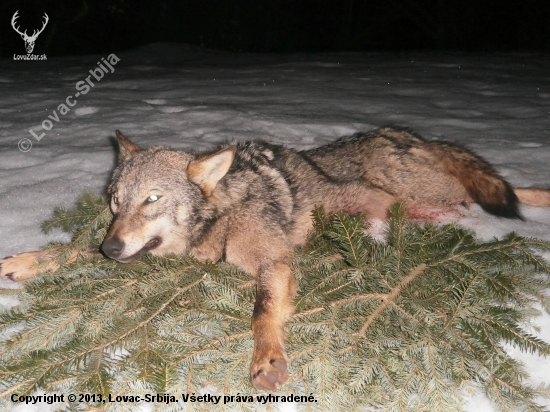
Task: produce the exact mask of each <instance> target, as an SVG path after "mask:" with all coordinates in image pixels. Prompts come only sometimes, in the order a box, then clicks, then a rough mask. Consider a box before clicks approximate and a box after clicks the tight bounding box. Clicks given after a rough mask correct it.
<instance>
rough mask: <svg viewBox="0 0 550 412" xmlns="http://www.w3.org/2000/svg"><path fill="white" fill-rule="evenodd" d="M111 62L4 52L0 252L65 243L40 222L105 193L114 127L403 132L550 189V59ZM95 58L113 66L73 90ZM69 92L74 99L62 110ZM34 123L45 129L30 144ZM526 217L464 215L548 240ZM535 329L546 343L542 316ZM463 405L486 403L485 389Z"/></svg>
mask: <svg viewBox="0 0 550 412" xmlns="http://www.w3.org/2000/svg"><path fill="white" fill-rule="evenodd" d="M116 56H117V57H118V58H119V59H120V61H118V62H117V64H116V65H115V66H113V69H114V72H113V71H112V70H111V69H110V68H108V66H107V65H106V64H105V63H103V61H102V60H101V58H105V59H106V60H107V61H109V58H108V54H105V55H98V56H81V57H67V58H57V59H54V58H50V59H48V60H47V61H44V62H41V61H13V60H8V59H2V60H0V96H1V98H0V218H1V219H0V234H1V236H0V257H1V256H5V255H11V254H14V253H17V252H22V251H27V250H33V249H36V248H38V247H40V246H41V245H43V244H45V243H46V242H47V241H50V240H57V239H62V238H63V236H62V235H61V234H54V235H52V236H45V235H43V234H41V233H40V229H39V225H40V223H41V222H42V221H44V220H45V219H47V218H48V217H50V216H51V213H52V210H53V208H54V206H57V205H62V206H65V207H71V206H72V205H73V203H74V200H75V199H76V198H77V197H78V196H79V195H80V194H81V193H83V192H85V191H88V190H94V191H102V190H104V188H105V186H106V183H107V182H108V179H109V176H110V173H111V171H112V169H113V167H114V162H115V151H114V146H113V145H114V131H115V129H119V130H121V131H122V132H123V133H124V134H126V135H127V136H129V137H131V138H133V139H134V141H135V142H136V143H138V144H140V145H144V146H150V145H159V144H162V145H166V146H171V147H173V148H179V149H186V150H193V151H199V150H206V149H211V148H213V147H214V146H215V145H216V144H217V143H220V142H223V141H226V140H232V139H264V140H267V141H270V142H275V143H280V144H285V145H289V146H292V147H295V148H299V149H303V148H310V147H313V146H317V145H321V144H324V143H328V142H330V141H332V140H335V139H336V138H337V137H339V136H342V135H345V134H349V133H353V132H356V131H360V130H369V129H373V128H376V127H379V126H383V125H400V126H408V127H410V128H412V129H414V130H415V131H417V132H418V133H420V134H421V135H423V136H424V137H426V138H428V139H444V140H450V141H455V142H459V143H461V144H463V145H465V146H467V147H468V148H470V149H473V150H474V151H475V152H477V153H478V154H480V155H482V156H483V157H484V158H486V159H487V160H489V161H490V162H491V163H492V164H493V165H495V166H496V168H497V169H498V170H499V172H500V173H501V174H502V175H503V176H504V177H505V178H506V179H507V180H508V181H510V182H511V183H512V184H513V185H514V186H525V187H527V186H536V187H550V122H549V119H550V69H549V67H550V55H546V54H493V55H482V54H479V55H477V54H473V55H472V54H470V55H465V54H447V53H429V52H418V53H416V52H407V53H404V54H398V53H368V54H355V53H354V54H322V55H317V54H295V55H246V54H245V55H233V54H227V53H220V52H209V51H204V50H200V49H196V48H193V47H189V46H183V45H170V44H154V45H150V46H146V47H143V48H141V49H139V50H136V51H132V52H126V53H117V54H116ZM98 62H99V63H100V64H102V65H103V67H105V68H106V70H107V71H108V73H106V74H105V73H104V75H103V77H102V78H101V79H100V80H99V81H97V80H96V79H95V78H94V77H93V76H92V77H91V78H90V81H91V82H93V84H94V86H93V87H91V86H90V87H89V91H88V92H87V93H86V94H84V93H82V94H81V95H79V96H78V97H75V95H76V93H77V92H78V91H79V90H77V89H76V88H75V87H76V85H77V84H78V82H81V81H85V79H86V78H87V77H88V76H91V74H90V73H89V71H90V70H95V69H98V67H99V66H98ZM96 74H97V75H98V74H99V72H97V71H96ZM80 85H81V86H80V91H83V86H82V85H83V83H80ZM68 96H73V97H72V98H70V99H69V103H71V104H72V103H74V102H76V104H75V105H74V106H73V107H72V108H71V107H69V106H67V107H68V108H70V111H69V112H68V113H66V114H64V115H63V114H61V113H60V110H59V108H58V106H59V105H60V104H67V103H66V100H67V97H68ZM54 110H55V111H56V112H55V113H54ZM48 116H51V117H50V118H49V117H48ZM56 119H58V121H56ZM44 121H46V122H45V123H44V124H45V126H46V128H50V124H51V130H49V131H45V130H43V127H42V124H43V122H44ZM48 121H49V122H51V123H48ZM30 129H32V130H33V132H34V133H35V135H36V136H40V135H41V133H45V134H44V136H43V137H42V138H41V139H40V141H38V140H37V139H36V138H35V137H33V135H32V134H31V133H30V132H29V130H30ZM22 139H28V140H22ZM19 142H20V143H19ZM29 142H31V143H32V148H30V150H28V151H24V150H27V149H29ZM18 144H19V147H18ZM20 149H22V150H20ZM521 211H522V213H523V215H524V216H525V218H526V221H525V222H521V221H510V220H505V219H497V218H494V217H491V216H489V215H487V214H486V213H484V212H482V211H481V209H480V208H478V207H473V208H472V209H471V210H469V211H467V212H466V214H465V216H464V217H462V218H461V219H460V221H461V222H462V223H463V224H464V225H466V226H468V227H471V228H473V229H475V230H476V232H477V233H478V234H479V235H480V236H481V237H483V238H486V239H490V238H492V237H495V236H496V237H500V236H502V235H503V234H505V233H508V232H510V231H516V232H518V233H520V234H522V235H526V236H533V237H538V238H543V239H547V240H550V208H534V207H527V206H524V207H522V209H521ZM547 257H550V256H547ZM6 284H7V282H3V283H2V285H6ZM0 303H4V304H5V305H8V306H9V305H13V303H14V302H13V301H8V300H7V299H4V300H3V301H2V302H0ZM535 323H536V324H538V325H539V326H541V332H540V333H539V336H541V337H542V338H543V339H545V340H546V341H550V316H546V315H545V316H543V317H540V318H537V319H536V320H535ZM511 350H512V351H514V350H513V349H511ZM514 353H515V354H517V358H519V359H521V360H523V361H524V362H525V363H526V365H527V367H528V370H529V372H530V374H531V381H532V382H533V384H534V385H538V384H540V383H543V382H545V383H550V361H549V360H548V359H540V358H538V357H536V356H530V355H527V354H523V353H520V352H519V351H514ZM466 408H467V410H469V411H484V412H487V411H491V410H494V409H493V408H492V406H491V405H490V403H489V402H488V401H487V400H486V399H485V398H483V397H474V398H472V400H471V401H470V402H469V404H468V405H467V406H466ZM18 410H19V411H21V410H23V409H21V408H18ZM25 410H29V409H25ZM32 410H44V409H42V408H39V409H32Z"/></svg>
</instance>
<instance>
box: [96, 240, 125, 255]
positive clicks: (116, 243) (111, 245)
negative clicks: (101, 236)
mask: <svg viewBox="0 0 550 412" xmlns="http://www.w3.org/2000/svg"><path fill="white" fill-rule="evenodd" d="M101 249H102V250H103V252H105V254H106V255H107V256H109V257H110V258H112V259H116V258H117V257H119V256H120V254H121V253H122V250H123V249H124V243H123V242H121V241H120V240H119V239H117V238H116V237H115V238H112V239H106V240H105V241H104V242H103V244H102V245H101Z"/></svg>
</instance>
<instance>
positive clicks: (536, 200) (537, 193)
mask: <svg viewBox="0 0 550 412" xmlns="http://www.w3.org/2000/svg"><path fill="white" fill-rule="evenodd" d="M514 193H515V194H516V196H517V197H518V199H519V201H520V202H521V203H524V204H526V205H529V206H538V207H549V206H550V190H547V189H537V188H521V187H515V188H514Z"/></svg>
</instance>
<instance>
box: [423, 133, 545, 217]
mask: <svg viewBox="0 0 550 412" xmlns="http://www.w3.org/2000/svg"><path fill="white" fill-rule="evenodd" d="M427 144H428V145H430V146H432V147H431V148H430V149H431V151H432V152H435V154H436V155H437V156H438V158H439V159H441V162H442V165H443V167H444V169H445V170H447V172H448V173H449V174H451V175H452V176H454V177H455V178H456V179H458V181H459V182H460V183H461V184H462V185H463V186H464V188H465V189H466V191H467V192H468V194H469V195H470V197H471V198H472V199H473V201H474V202H476V203H478V204H479V205H480V206H481V207H482V208H483V210H485V211H486V212H488V213H491V214H493V215H495V216H500V217H506V218H512V219H522V217H521V214H520V213H519V209H518V204H519V202H522V203H526V204H528V205H532V206H550V190H545V189H514V188H513V187H512V186H511V185H510V184H509V183H508V182H506V181H505V180H504V179H503V178H502V177H501V176H500V175H499V174H498V173H497V172H496V171H495V169H493V167H491V165H489V164H488V163H487V162H486V161H485V160H483V159H482V158H481V157H479V156H477V155H475V154H473V153H472V152H470V151H468V150H466V149H464V148H462V147H459V146H455V145H454V144H450V143H442V142H429V143H427Z"/></svg>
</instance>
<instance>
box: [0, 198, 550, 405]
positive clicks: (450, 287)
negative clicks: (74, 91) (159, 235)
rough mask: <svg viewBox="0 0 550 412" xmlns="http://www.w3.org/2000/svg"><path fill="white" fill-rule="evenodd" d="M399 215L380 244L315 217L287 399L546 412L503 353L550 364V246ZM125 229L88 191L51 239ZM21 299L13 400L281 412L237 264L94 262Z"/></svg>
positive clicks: (12, 359) (9, 365)
mask: <svg viewBox="0 0 550 412" xmlns="http://www.w3.org/2000/svg"><path fill="white" fill-rule="evenodd" d="M391 213H392V217H391V218H390V219H389V221H388V223H387V241H386V242H378V241H375V240H374V239H373V238H372V237H370V236H369V235H367V234H365V228H366V226H365V223H364V220H363V218H362V217H361V216H348V215H344V214H338V215H334V216H327V215H326V214H325V213H324V212H323V211H322V210H320V209H317V210H315V211H314V212H313V219H314V225H315V229H314V231H313V232H312V233H311V236H310V238H309V241H308V243H307V245H305V246H304V247H302V248H299V249H298V250H297V251H296V253H295V256H294V260H293V264H292V266H293V271H294V273H295V275H296V277H297V279H298V281H299V284H300V292H299V295H298V296H297V298H296V312H295V314H294V315H293V316H292V317H291V319H290V320H289V322H288V325H287V328H286V331H287V350H288V354H289V358H290V361H291V363H290V372H291V373H290V377H289V379H288V381H287V382H286V383H285V384H284V385H282V387H281V388H280V390H279V392H278V395H283V394H289V393H293V394H296V395H300V394H302V395H309V394H313V395H314V396H315V399H316V401H317V402H315V403H304V404H300V407H301V408H303V409H304V410H311V411H314V410H333V411H348V410H356V409H358V408H360V407H364V408H375V409H376V410H387V411H421V410H425V411H430V412H431V411H456V410H460V409H461V402H462V397H463V393H464V388H465V387H466V386H469V385H474V383H475V385H477V387H479V388H481V390H483V391H484V392H485V393H486V394H487V396H489V398H490V399H492V400H493V401H494V402H495V404H496V405H498V407H499V408H500V409H501V410H503V411H515V410H532V411H539V410H541V407H540V406H539V405H537V404H536V402H535V397H537V396H541V395H543V396H547V395H548V392H549V391H548V389H547V388H541V389H534V388H530V387H529V386H527V385H526V384H525V383H524V382H525V379H526V377H527V374H526V373H525V371H524V370H523V367H522V365H521V364H520V363H519V362H517V361H515V360H514V359H512V358H511V357H510V356H509V355H508V353H507V351H506V349H505V346H504V343H507V344H510V345H512V346H516V347H518V348H519V349H521V350H522V351H526V352H532V353H536V354H540V355H547V354H550V345H548V344H547V343H546V342H544V341H542V340H541V339H539V338H538V337H536V336H533V335H532V334H530V333H528V332H527V331H526V330H525V326H526V325H528V324H529V320H530V318H531V317H532V316H533V314H535V313H537V309H536V308H537V305H542V306H543V307H544V308H545V309H546V310H547V311H548V309H549V308H550V302H549V299H548V288H549V286H550V264H549V263H548V262H547V261H546V260H544V259H543V258H542V257H541V255H540V253H546V252H548V251H549V250H550V243H548V242H544V241H541V240H537V239H527V238H523V237H521V236H518V235H516V234H510V235H507V236H505V237H504V238H503V239H501V240H496V239H495V240H493V241H490V242H482V241H480V240H478V239H477V238H476V237H475V236H474V234H473V233H472V232H470V231H467V230H465V229H463V228H461V227H460V226H457V225H445V226H435V225H430V224H425V225H419V224H416V223H413V222H410V221H409V220H407V219H406V216H405V213H404V209H403V207H402V206H400V205H395V206H393V207H392V208H391ZM110 221H111V214H110V212H109V208H108V206H107V204H106V202H105V200H104V199H102V198H99V197H97V196H93V195H86V196H84V197H82V198H81V199H80V200H79V202H78V204H77V207H76V208H75V209H73V210H63V209H56V210H55V211H54V216H53V218H52V219H50V220H49V221H47V222H45V223H44V225H43V229H44V231H50V230H52V229H55V228H60V229H62V230H66V231H68V232H69V233H71V235H72V241H71V243H69V244H66V245H61V246H60V245H50V247H51V248H52V251H53V252H56V253H58V256H59V259H60V261H61V260H63V259H67V257H68V256H69V255H70V254H71V253H73V252H74V251H77V252H79V251H84V250H86V249H87V248H89V247H91V246H94V245H95V246H97V245H99V244H100V243H101V241H102V239H103V237H104V236H105V234H106V232H107V228H108V226H109V224H110ZM53 252H52V253H53ZM0 293H4V292H3V291H0ZM5 293H6V294H7V293H13V291H6V292H5ZM16 293H17V294H16V296H18V298H19V299H20V301H21V304H20V305H19V306H17V307H15V308H13V309H12V310H11V311H9V312H6V313H3V314H1V315H0V330H2V331H3V332H4V335H5V336H6V338H5V340H4V341H3V343H2V344H1V347H0V359H1V360H2V368H0V382H1V384H0V402H4V405H8V404H9V400H8V399H9V397H10V395H11V394H12V393H16V392H17V393H20V394H29V393H31V392H32V391H34V390H37V388H45V389H47V390H49V391H60V392H67V391H69V390H71V391H80V392H81V393H101V394H109V393H110V394H113V395H123V394H124V395H131V394H141V395H144V394H146V393H152V392H153V393H154V392H156V393H169V394H174V395H177V396H179V395H180V394H182V393H183V394H189V393H193V392H194V393H202V392H204V391H205V390H207V391H210V392H212V393H215V394H221V395H224V394H236V393H239V394H240V395H244V396H250V397H251V398H250V399H252V401H251V402H249V403H247V402H245V403H228V404H226V405H221V408H223V409H224V410H227V411H229V410H267V409H269V408H271V406H270V405H269V403H268V404H264V403H262V402H260V396H262V395H263V393H258V392H256V391H255V390H254V389H253V388H252V387H251V385H250V381H249V377H248V373H249V365H250V361H251V357H252V351H253V335H252V332H251V330H250V318H251V316H252V311H253V307H254V298H255V283H254V280H253V279H251V277H250V276H248V275H246V274H244V273H242V272H240V271H238V270H236V269H235V268H234V267H232V266H230V265H227V264H224V263H220V264H216V265H215V264H212V263H204V262H199V261H197V260H195V259H193V258H192V257H189V256H168V257H163V258H159V257H153V256H144V257H143V258H141V259H140V260H139V261H137V262H134V263H132V264H128V265H122V264H119V263H116V262H114V261H111V260H106V259H104V258H102V257H95V258H83V257H82V258H79V259H77V260H76V262H74V263H72V264H63V265H61V267H60V269H58V270H57V271H56V272H55V273H51V274H48V275H45V276H42V277H40V278H37V279H34V280H32V281H29V282H28V283H27V284H26V286H25V289H24V290H22V291H19V292H16ZM201 391H202V392H201ZM207 406H208V405H199V404H191V403H187V404H185V403H179V404H162V403H159V404H157V405H155V410H158V411H164V410H166V411H168V410H173V409H174V408H176V409H178V408H179V410H186V408H187V409H188V410H208V408H207ZM218 406H219V405H218ZM111 407H114V406H109V407H107V409H109V408H111ZM117 407H120V408H122V409H124V408H125V407H123V406H120V405H119V406H117ZM79 408H80V410H89V411H91V410H98V408H104V405H99V404H94V403H92V402H90V403H88V404H81V405H79Z"/></svg>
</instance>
